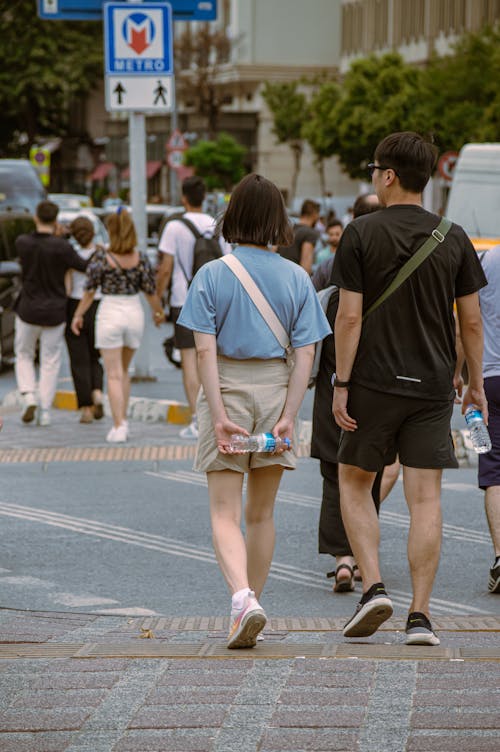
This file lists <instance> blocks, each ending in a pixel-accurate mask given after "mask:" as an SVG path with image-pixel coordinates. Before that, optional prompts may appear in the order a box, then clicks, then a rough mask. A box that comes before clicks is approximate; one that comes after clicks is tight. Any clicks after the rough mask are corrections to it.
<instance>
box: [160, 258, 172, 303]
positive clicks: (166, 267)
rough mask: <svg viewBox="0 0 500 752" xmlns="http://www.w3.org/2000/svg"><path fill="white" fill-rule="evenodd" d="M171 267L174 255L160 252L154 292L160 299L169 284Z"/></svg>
mask: <svg viewBox="0 0 500 752" xmlns="http://www.w3.org/2000/svg"><path fill="white" fill-rule="evenodd" d="M173 269H174V257H173V256H172V255H171V254H170V253H162V254H161V261H160V263H159V266H158V271H157V272H156V294H157V295H158V297H159V298H160V300H161V299H162V298H163V294H164V292H165V290H166V289H167V287H168V286H169V284H170V280H171V279H172V271H173Z"/></svg>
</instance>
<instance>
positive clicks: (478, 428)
mask: <svg viewBox="0 0 500 752" xmlns="http://www.w3.org/2000/svg"><path fill="white" fill-rule="evenodd" d="M465 422H466V423H467V427H468V429H469V431H470V440H471V442H472V446H473V447H474V450H475V451H476V452H477V453H478V454H485V453H486V452H489V451H490V450H491V439H490V435H489V433H488V428H487V426H486V424H485V422H484V420H483V414H482V412H481V410H479V408H477V407H476V405H469V406H468V408H467V410H466V411H465Z"/></svg>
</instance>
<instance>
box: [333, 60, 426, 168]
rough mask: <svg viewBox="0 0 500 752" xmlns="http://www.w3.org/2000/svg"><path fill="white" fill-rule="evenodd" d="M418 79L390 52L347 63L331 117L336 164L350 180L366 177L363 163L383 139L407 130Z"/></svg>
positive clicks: (415, 70) (414, 70) (413, 69)
mask: <svg viewBox="0 0 500 752" xmlns="http://www.w3.org/2000/svg"><path fill="white" fill-rule="evenodd" d="M420 75H421V74H420V70H419V69H418V68H416V67H414V66H411V65H409V64H407V63H405V62H404V61H403V58H402V57H401V56H400V55H398V54H396V53H388V54H386V55H382V56H381V57H376V56H375V55H371V56H370V57H366V58H362V59H360V60H356V61H355V62H354V63H353V64H352V66H351V68H350V70H349V71H348V73H347V74H346V76H345V79H344V82H343V86H342V92H341V97H340V99H339V101H338V104H337V106H336V107H335V108H334V109H333V111H332V114H331V117H332V119H333V121H334V123H335V127H336V129H337V133H338V156H339V160H340V163H341V164H342V166H343V167H344V169H345V170H346V172H347V173H348V174H349V175H350V176H351V177H352V178H362V177H366V171H365V170H366V164H367V163H368V162H369V161H370V160H371V158H372V157H373V152H374V150H375V147H376V146H377V144H378V142H379V141H381V140H382V139H383V138H384V137H385V136H387V134H389V133H392V132H395V131H404V130H410V129H411V128H412V124H413V119H414V118H413V113H414V111H415V108H416V105H417V103H418V100H419V96H420V94H419V92H420Z"/></svg>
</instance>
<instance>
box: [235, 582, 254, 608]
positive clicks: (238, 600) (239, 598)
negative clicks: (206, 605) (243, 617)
mask: <svg viewBox="0 0 500 752" xmlns="http://www.w3.org/2000/svg"><path fill="white" fill-rule="evenodd" d="M251 592H252V591H251V590H250V588H247V587H246V588H243V590H238V591H237V592H236V593H234V595H233V597H232V598H231V605H232V607H233V608H236V609H238V608H243V604H244V602H245V598H246V597H247V595H248V594H249V593H251Z"/></svg>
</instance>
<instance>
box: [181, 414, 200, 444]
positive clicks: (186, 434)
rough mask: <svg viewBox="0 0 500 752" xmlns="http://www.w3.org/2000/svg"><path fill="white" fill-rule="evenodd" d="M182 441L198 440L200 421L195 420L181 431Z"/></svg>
mask: <svg viewBox="0 0 500 752" xmlns="http://www.w3.org/2000/svg"><path fill="white" fill-rule="evenodd" d="M179 436H180V437H181V439H197V438H198V420H197V419H196V418H193V420H192V421H191V423H190V424H189V426H186V428H183V429H182V431H179Z"/></svg>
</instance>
